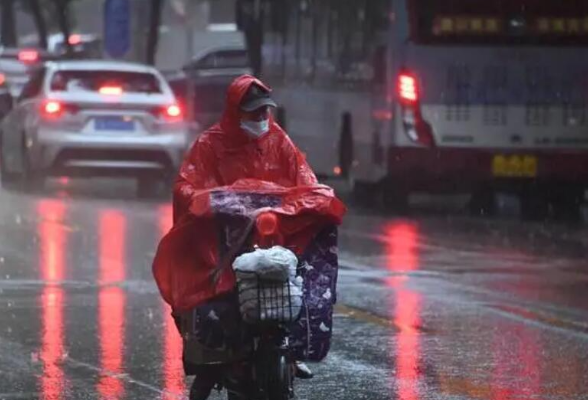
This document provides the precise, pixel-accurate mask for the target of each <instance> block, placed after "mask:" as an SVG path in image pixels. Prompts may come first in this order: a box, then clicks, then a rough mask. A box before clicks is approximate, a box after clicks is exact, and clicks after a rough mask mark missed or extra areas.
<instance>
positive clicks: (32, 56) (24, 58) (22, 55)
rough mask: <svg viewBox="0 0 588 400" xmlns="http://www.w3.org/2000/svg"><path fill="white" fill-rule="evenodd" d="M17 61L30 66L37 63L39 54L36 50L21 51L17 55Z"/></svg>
mask: <svg viewBox="0 0 588 400" xmlns="http://www.w3.org/2000/svg"><path fill="white" fill-rule="evenodd" d="M18 60H19V61H20V62H23V63H25V64H31V63H35V62H37V61H39V52H38V51H37V50H22V51H20V52H19V53H18Z"/></svg>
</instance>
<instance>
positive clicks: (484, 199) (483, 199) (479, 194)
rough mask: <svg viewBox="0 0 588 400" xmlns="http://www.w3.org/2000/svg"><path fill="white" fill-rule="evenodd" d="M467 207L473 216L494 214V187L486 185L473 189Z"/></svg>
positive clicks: (495, 205) (495, 208)
mask: <svg viewBox="0 0 588 400" xmlns="http://www.w3.org/2000/svg"><path fill="white" fill-rule="evenodd" d="M468 208H469V211H470V214H471V215H473V216H489V217H492V216H494V215H496V210H497V204H496V193H495V192H494V189H493V188H492V187H490V186H487V185H486V186H482V187H480V188H478V189H476V190H474V192H473V193H472V197H471V198H470V201H469V203H468Z"/></svg>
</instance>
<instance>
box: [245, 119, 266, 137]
mask: <svg viewBox="0 0 588 400" xmlns="http://www.w3.org/2000/svg"><path fill="white" fill-rule="evenodd" d="M241 129H243V130H244V131H247V132H248V133H250V134H251V135H252V136H254V137H256V138H258V137H260V136H263V135H264V134H266V133H267V132H268V131H269V119H264V120H263V121H241Z"/></svg>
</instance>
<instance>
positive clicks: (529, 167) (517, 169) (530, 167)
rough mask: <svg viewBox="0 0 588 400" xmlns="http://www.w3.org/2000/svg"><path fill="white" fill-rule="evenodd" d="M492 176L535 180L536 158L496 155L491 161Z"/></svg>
mask: <svg viewBox="0 0 588 400" xmlns="http://www.w3.org/2000/svg"><path fill="white" fill-rule="evenodd" d="M492 174H493V175H494V176H495V177H499V178H535V177H536V176H537V157H534V156H525V155H496V156H494V159H493V160H492Z"/></svg>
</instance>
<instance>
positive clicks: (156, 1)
mask: <svg viewBox="0 0 588 400" xmlns="http://www.w3.org/2000/svg"><path fill="white" fill-rule="evenodd" d="M150 5H151V10H150V14H149V33H148V36H147V51H146V52H147V54H146V60H145V61H146V62H147V64H150V65H155V56H156V55H157V42H158V40H159V25H160V24H161V12H162V9H163V0H151V4H150Z"/></svg>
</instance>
